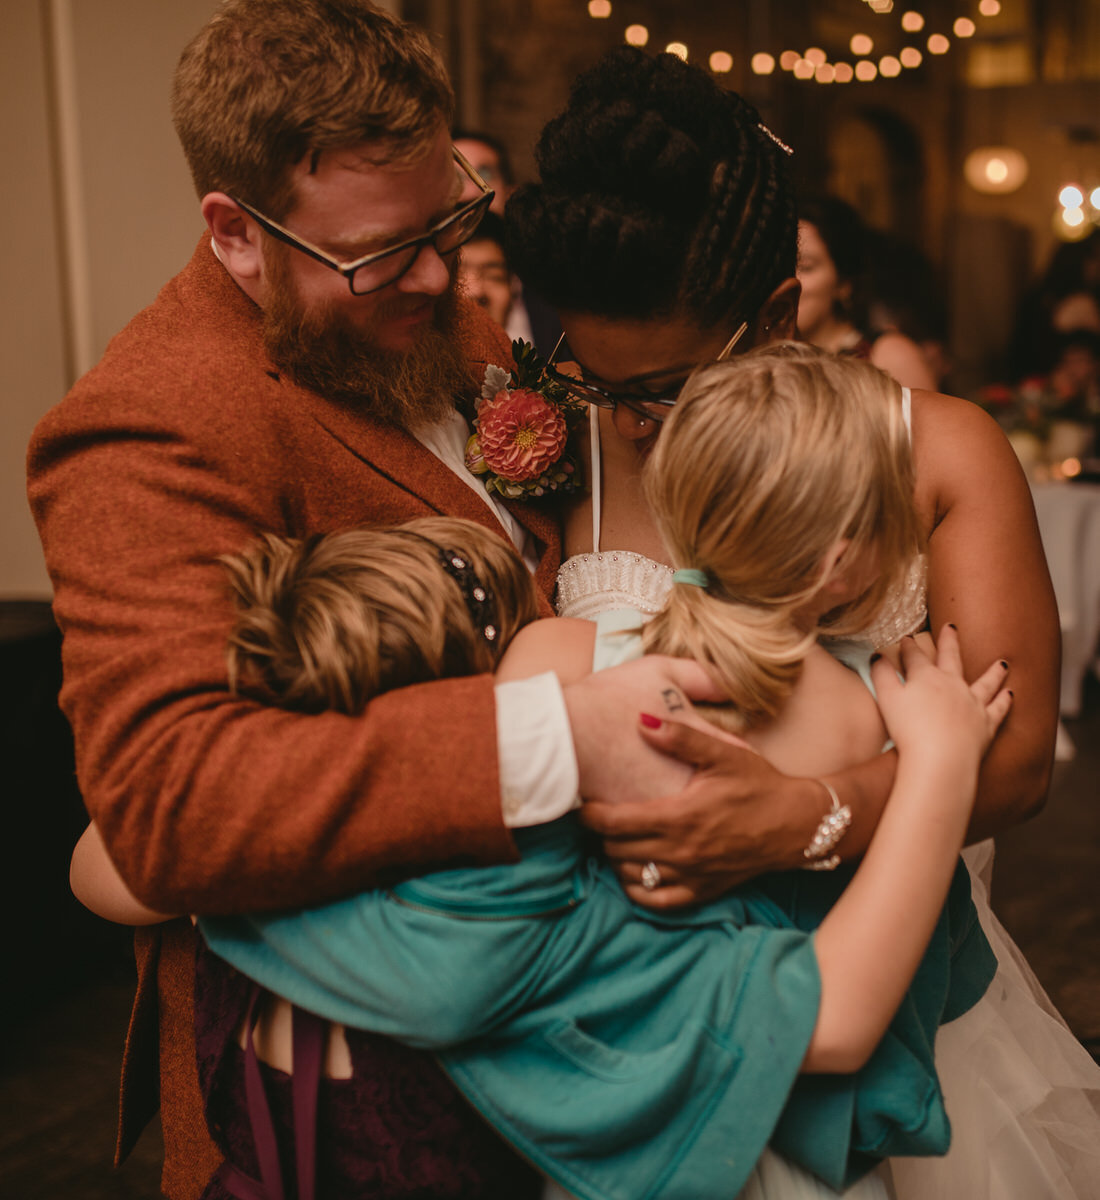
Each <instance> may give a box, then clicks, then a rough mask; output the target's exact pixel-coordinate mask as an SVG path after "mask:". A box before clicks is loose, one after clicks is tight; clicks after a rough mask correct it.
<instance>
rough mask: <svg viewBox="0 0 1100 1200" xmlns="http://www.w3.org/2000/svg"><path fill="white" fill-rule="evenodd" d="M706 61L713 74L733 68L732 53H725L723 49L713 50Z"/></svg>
mask: <svg viewBox="0 0 1100 1200" xmlns="http://www.w3.org/2000/svg"><path fill="white" fill-rule="evenodd" d="M707 61H708V63H709V65H710V69H711V70H712V71H713V72H714V73H715V75H724V74H725V73H726V72H727V71H732V70H733V55H732V54H727V53H726V52H725V50H715V52H714V53H713V54H712V55H711V56H710V58H709V59H708V60H707Z"/></svg>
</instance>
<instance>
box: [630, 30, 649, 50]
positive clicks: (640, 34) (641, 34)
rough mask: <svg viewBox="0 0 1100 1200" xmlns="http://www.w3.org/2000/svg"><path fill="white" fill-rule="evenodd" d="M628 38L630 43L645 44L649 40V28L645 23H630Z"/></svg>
mask: <svg viewBox="0 0 1100 1200" xmlns="http://www.w3.org/2000/svg"><path fill="white" fill-rule="evenodd" d="M626 40H627V44H628V45H631V46H644V45H645V44H646V42H648V41H649V30H648V29H646V27H645V26H644V25H628V26H627V27H626Z"/></svg>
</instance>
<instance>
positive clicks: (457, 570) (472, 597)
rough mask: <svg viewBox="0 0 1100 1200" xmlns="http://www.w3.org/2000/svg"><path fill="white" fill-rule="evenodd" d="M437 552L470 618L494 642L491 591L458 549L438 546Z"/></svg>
mask: <svg viewBox="0 0 1100 1200" xmlns="http://www.w3.org/2000/svg"><path fill="white" fill-rule="evenodd" d="M438 553H439V561H440V564H441V565H442V567H443V570H444V571H446V572H447V574H448V575H450V577H451V578H452V579H453V580H454V581H455V583H457V584H458V590H459V591H460V592H461V593H462V598H463V600H465V601H466V608H467V610H468V612H469V614H470V619H471V620H472V621H473V623H474V625H475V626H476V627H477V629H479V630H480V631H481V636H482V637H483V638H484V639H485V640H486V641H487V642H495V641H496V638H497V632H498V625H497V618H496V610H495V608H494V605H493V593H492V592H491V591H489V589H488V588H487V587H486V586H485V585H484V584H483V583H482V582H481V580H480V579H479V578H478V577H477V572H476V571H475V570H474V569H473V567H471V566H470V564H469V562H468V561H467V559H466V558H465V556H464V555H462V554H461V553H460V552H459V551H457V550H448V549H445V548H444V547H442V546H440V547H439V551H438Z"/></svg>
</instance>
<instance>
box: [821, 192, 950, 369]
mask: <svg viewBox="0 0 1100 1200" xmlns="http://www.w3.org/2000/svg"><path fill="white" fill-rule="evenodd" d="M868 246H869V239H868V236H867V230H866V228H865V227H864V224H863V222H862V220H861V219H860V217H859V214H858V213H857V212H856V210H855V209H854V208H852V207H851V205H849V204H845V203H844V201H843V200H838V199H836V198H835V197H833V196H819V197H816V198H810V199H806V200H803V201H802V202H801V203H800V205H799V211H798V281H799V283H801V285H802V294H801V296H800V298H799V301H798V331H799V333H800V334H801V335H802V336H803V337H804V338H805V339H806V341H808V342H812V343H813V344H814V345H815V346H819V347H820V348H821V349H822V350H828V351H830V352H831V353H832V354H852V355H855V356H856V357H857V358H866V359H870V361H871V362H872V363H874V364H875V366H876V367H880V368H881V369H882V370H884V371H886V372H888V373H889V374H890V375H893V377H894V378H895V379H896V380H897V381H898V383H900V384H901V385H902V386H903V387H915V388H928V389H932V390H934V389H935V388H936V377H935V375H934V374H933V372H932V369H931V368H930V366H929V365H928V362H927V361H926V360H925V357H924V355H923V354H922V353H921V349H920V347H919V346H918V345H917V344H916V342H914V341H913V340H912V339H911V338H909V337H907V336H906V335H905V334H904V333H902V332H901V331H900V330H898V329H885V330H880V331H872V330H871V328H870V322H869V304H870V302H871V299H872V297H870V296H869V295H868V294H867V292H868V280H869V278H870V275H869V272H868V264H867V260H866V256H867V252H868Z"/></svg>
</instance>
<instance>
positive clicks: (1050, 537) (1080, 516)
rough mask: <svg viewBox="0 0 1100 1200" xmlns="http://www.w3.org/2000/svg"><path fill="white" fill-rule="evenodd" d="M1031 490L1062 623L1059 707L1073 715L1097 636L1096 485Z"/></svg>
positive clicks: (1099, 550) (1099, 500)
mask: <svg viewBox="0 0 1100 1200" xmlns="http://www.w3.org/2000/svg"><path fill="white" fill-rule="evenodd" d="M1031 494H1032V496H1033V497H1034V500H1035V512H1036V515H1037V516H1038V518H1039V533H1040V534H1041V536H1042V539H1043V549H1044V550H1045V551H1046V556H1047V564H1048V565H1049V567H1050V577H1051V580H1052V582H1053V583H1054V594H1055V596H1056V597H1057V599H1058V619H1059V621H1060V623H1061V626H1062V690H1061V711H1062V715H1063V716H1067V717H1075V716H1077V715H1078V714H1079V713H1080V711H1081V689H1082V686H1083V684H1084V681H1085V674H1086V672H1087V671H1088V670H1089V669H1090V667H1091V665H1092V663H1093V661H1094V659H1095V657H1096V652H1097V639H1098V638H1100V485H1098V484H1090V483H1037V484H1032V487H1031Z"/></svg>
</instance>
